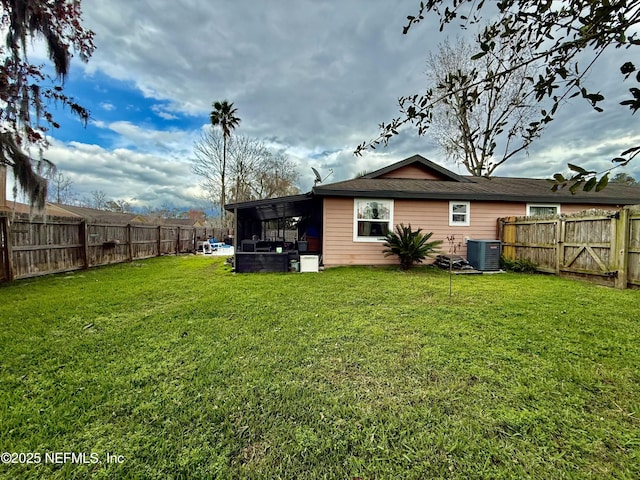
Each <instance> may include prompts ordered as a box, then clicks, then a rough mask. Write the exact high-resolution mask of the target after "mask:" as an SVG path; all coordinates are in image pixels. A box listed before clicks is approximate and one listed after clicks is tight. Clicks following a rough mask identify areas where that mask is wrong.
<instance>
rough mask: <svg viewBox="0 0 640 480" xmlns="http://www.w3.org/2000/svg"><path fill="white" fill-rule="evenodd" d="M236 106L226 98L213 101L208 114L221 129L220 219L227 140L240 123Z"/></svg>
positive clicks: (225, 169) (225, 171)
mask: <svg viewBox="0 0 640 480" xmlns="http://www.w3.org/2000/svg"><path fill="white" fill-rule="evenodd" d="M237 110H238V109H237V108H234V107H233V103H229V102H228V101H227V100H223V101H222V102H214V103H213V111H212V112H211V114H210V115H209V118H210V120H211V125H213V126H214V127H215V126H218V125H219V126H220V128H221V129H222V140H223V144H222V168H221V174H220V183H221V188H220V192H221V197H220V205H222V208H220V219H221V220H222V219H223V218H224V205H225V204H226V203H227V202H226V196H225V195H226V185H225V180H226V178H225V177H226V173H227V141H228V140H229V137H231V131H232V130H235V128H236V127H237V126H238V125H239V124H240V119H239V118H238V117H236V112H237Z"/></svg>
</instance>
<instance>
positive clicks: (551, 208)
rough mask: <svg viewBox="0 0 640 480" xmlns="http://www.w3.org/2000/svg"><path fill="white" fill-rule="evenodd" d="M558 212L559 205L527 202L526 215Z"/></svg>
mask: <svg viewBox="0 0 640 480" xmlns="http://www.w3.org/2000/svg"><path fill="white" fill-rule="evenodd" d="M559 213H560V205H557V204H546V203H543V204H532V203H527V216H529V217H543V216H548V215H558V214H559Z"/></svg>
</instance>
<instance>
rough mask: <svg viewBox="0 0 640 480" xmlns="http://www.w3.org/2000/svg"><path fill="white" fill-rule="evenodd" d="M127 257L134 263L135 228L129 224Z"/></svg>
mask: <svg viewBox="0 0 640 480" xmlns="http://www.w3.org/2000/svg"><path fill="white" fill-rule="evenodd" d="M127 255H128V257H129V261H130V262H133V227H132V226H131V224H130V223H128V224H127Z"/></svg>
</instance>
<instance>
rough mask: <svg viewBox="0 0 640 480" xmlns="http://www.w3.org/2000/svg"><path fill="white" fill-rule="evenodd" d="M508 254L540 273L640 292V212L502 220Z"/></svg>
mask: <svg viewBox="0 0 640 480" xmlns="http://www.w3.org/2000/svg"><path fill="white" fill-rule="evenodd" d="M499 230H500V240H501V242H502V254H503V256H504V257H505V258H506V259H508V260H523V259H525V260H529V261H531V262H533V263H534V264H535V265H536V267H537V269H538V270H540V271H543V272H550V273H555V274H558V275H569V276H582V277H587V278H589V279H591V280H594V281H597V282H598V283H603V284H605V285H611V286H615V287H616V288H627V287H628V286H630V285H635V286H640V206H639V205H636V206H631V207H625V208H623V209H621V210H619V211H616V212H584V213H582V214H577V215H574V216H559V217H553V218H535V217H507V218H501V219H500V220H499Z"/></svg>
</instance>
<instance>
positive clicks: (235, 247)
mask: <svg viewBox="0 0 640 480" xmlns="http://www.w3.org/2000/svg"><path fill="white" fill-rule="evenodd" d="M238 226H239V222H238V208H237V207H236V208H234V209H233V252H234V253H235V252H237V251H238V235H239V231H240V230H239V228H238Z"/></svg>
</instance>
